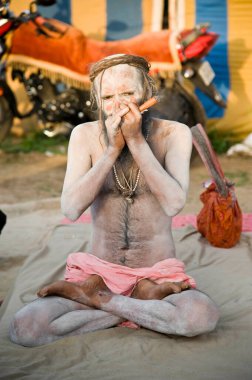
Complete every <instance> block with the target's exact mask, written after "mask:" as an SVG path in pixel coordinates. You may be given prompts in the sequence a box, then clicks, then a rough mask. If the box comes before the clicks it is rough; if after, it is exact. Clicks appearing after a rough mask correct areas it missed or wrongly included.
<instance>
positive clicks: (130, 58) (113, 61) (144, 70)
mask: <svg viewBox="0 0 252 380" xmlns="http://www.w3.org/2000/svg"><path fill="white" fill-rule="evenodd" d="M122 64H126V65H130V66H134V67H136V68H137V69H138V70H139V71H140V73H141V75H142V79H143V93H144V96H143V102H144V101H146V100H147V93H148V90H149V89H150V90H151V96H155V95H156V94H157V88H156V84H155V81H154V79H153V78H152V77H151V76H150V75H149V70H150V67H151V65H150V63H149V62H148V61H147V60H146V59H145V58H143V57H140V56H138V55H130V54H117V55H113V56H109V57H106V58H103V59H101V60H100V61H98V62H96V63H95V64H94V65H92V67H91V69H90V73H89V78H90V81H91V90H90V101H91V107H92V108H94V105H95V104H96V97H95V94H96V89H95V85H94V81H95V78H96V77H97V76H98V75H99V74H100V73H102V75H103V73H104V71H105V70H107V69H108V68H110V67H112V66H117V65H122Z"/></svg>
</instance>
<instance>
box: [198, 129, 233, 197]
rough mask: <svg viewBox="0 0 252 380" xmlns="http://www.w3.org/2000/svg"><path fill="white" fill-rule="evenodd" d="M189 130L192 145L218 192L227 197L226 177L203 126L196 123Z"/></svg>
mask: <svg viewBox="0 0 252 380" xmlns="http://www.w3.org/2000/svg"><path fill="white" fill-rule="evenodd" d="M191 132H192V136H193V145H194V146H195V148H196V149H197V151H198V153H199V155H200V157H201V159H202V161H203V163H204V165H205V166H206V168H207V170H208V172H209V174H210V175H211V177H212V178H213V180H214V182H215V185H216V187H217V190H218V192H219V193H220V194H221V195H222V196H224V197H227V195H228V193H229V189H228V185H227V182H226V178H225V175H224V173H223V170H222V168H221V165H220V162H219V160H218V158H217V155H216V153H215V151H214V150H213V147H212V145H211V142H210V140H209V138H208V136H207V134H206V132H205V130H204V128H203V127H202V125H201V124H197V125H195V126H194V127H192V128H191Z"/></svg>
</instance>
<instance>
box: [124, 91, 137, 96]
mask: <svg viewBox="0 0 252 380" xmlns="http://www.w3.org/2000/svg"><path fill="white" fill-rule="evenodd" d="M123 95H125V96H131V95H134V92H133V91H132V92H124V93H123Z"/></svg>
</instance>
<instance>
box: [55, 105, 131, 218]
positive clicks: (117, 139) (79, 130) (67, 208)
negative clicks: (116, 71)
mask: <svg viewBox="0 0 252 380" xmlns="http://www.w3.org/2000/svg"><path fill="white" fill-rule="evenodd" d="M127 111H128V108H125V109H123V110H120V111H118V112H117V113H116V114H115V115H113V116H111V117H110V118H108V119H107V121H106V129H107V134H108V141H109V144H108V146H107V147H105V148H104V149H103V154H102V155H101V157H100V158H99V159H98V161H97V162H95V163H94V165H93V166H92V159H91V148H90V147H91V146H93V149H95V147H96V145H97V144H100V142H99V136H96V135H95V133H94V132H93V131H92V125H91V124H90V125H88V124H85V125H80V126H78V127H76V128H74V130H73V132H72V134H71V138H70V141H69V147H68V162H67V170H66V175H65V180H64V185H63V191H62V196H61V208H62V212H63V214H64V215H65V216H67V217H68V218H69V219H71V220H76V219H78V217H79V216H80V215H81V214H82V213H83V212H84V211H85V210H86V209H87V208H88V207H89V206H90V205H91V204H92V203H93V201H94V200H95V198H96V197H97V195H98V194H99V192H100V190H101V187H102V185H103V183H104V181H105V179H106V177H107V175H108V173H109V172H110V170H111V168H112V166H113V164H114V163H115V161H116V159H117V157H118V155H119V154H120V152H121V150H122V149H123V147H124V145H125V141H124V138H123V136H122V133H121V130H120V128H119V125H120V122H121V117H122V116H123V115H124V114H125V113H126V112H127Z"/></svg>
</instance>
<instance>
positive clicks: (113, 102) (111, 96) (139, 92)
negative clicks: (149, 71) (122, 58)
mask: <svg viewBox="0 0 252 380" xmlns="http://www.w3.org/2000/svg"><path fill="white" fill-rule="evenodd" d="M101 80H102V83H100V81H101ZM95 86H96V93H97V102H98V107H99V108H100V107H101V108H102V110H103V112H104V114H105V117H108V116H110V115H113V114H114V113H115V112H116V111H118V110H119V109H120V107H123V105H124V104H125V103H127V102H132V103H136V104H139V105H140V104H141V103H142V99H143V85H142V78H141V73H140V72H139V70H138V69H137V68H135V67H132V66H129V65H127V64H121V65H117V66H112V67H110V68H109V69H107V70H106V71H105V72H104V74H103V76H102V75H101V74H99V75H98V77H97V78H96V79H95Z"/></svg>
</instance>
